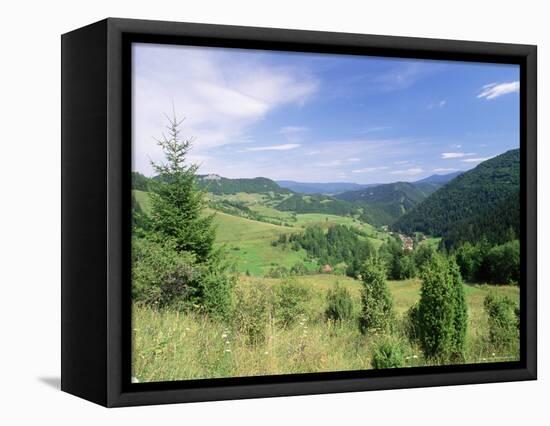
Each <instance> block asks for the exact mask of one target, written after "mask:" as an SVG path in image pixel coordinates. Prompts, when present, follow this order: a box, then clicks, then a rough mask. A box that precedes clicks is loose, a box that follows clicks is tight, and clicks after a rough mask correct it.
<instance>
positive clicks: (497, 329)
mask: <svg viewBox="0 0 550 426" xmlns="http://www.w3.org/2000/svg"><path fill="white" fill-rule="evenodd" d="M483 306H484V308H485V312H487V315H488V321H489V335H488V339H489V342H490V343H491V344H492V345H493V346H494V347H496V348H507V347H510V346H511V345H513V344H514V343H518V342H519V321H518V315H517V307H516V305H515V304H514V302H512V300H511V299H510V298H508V297H507V296H497V295H495V294H493V293H489V294H488V295H487V296H486V297H485V300H484V301H483Z"/></svg>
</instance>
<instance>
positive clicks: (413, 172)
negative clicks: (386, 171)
mask: <svg viewBox="0 0 550 426" xmlns="http://www.w3.org/2000/svg"><path fill="white" fill-rule="evenodd" d="M423 171H424V169H421V168H420V167H411V168H410V169H406V170H395V171H393V172H390V174H392V175H406V176H414V175H418V174H420V173H422V172H423Z"/></svg>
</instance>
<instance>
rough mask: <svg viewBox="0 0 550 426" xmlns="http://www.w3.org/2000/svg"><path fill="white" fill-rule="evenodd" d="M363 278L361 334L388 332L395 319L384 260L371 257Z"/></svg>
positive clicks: (365, 265) (362, 271) (364, 267)
mask: <svg viewBox="0 0 550 426" xmlns="http://www.w3.org/2000/svg"><path fill="white" fill-rule="evenodd" d="M361 277H362V281H363V282H362V289H361V305H362V306H361V315H360V317H359V328H360V329H361V332H362V333H363V334H365V333H366V332H367V331H369V330H377V331H384V330H388V329H389V328H390V327H391V325H392V322H393V318H394V315H393V301H392V298H391V294H390V292H389V290H388V286H387V285H386V271H385V269H384V263H383V262H382V260H381V259H380V258H379V257H378V256H373V257H369V258H368V259H367V260H366V261H365V263H364V264H363V268H362V269H361Z"/></svg>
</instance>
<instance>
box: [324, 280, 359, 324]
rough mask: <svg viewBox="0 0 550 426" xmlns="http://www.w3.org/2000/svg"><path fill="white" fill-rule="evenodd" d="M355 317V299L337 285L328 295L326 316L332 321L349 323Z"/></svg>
mask: <svg viewBox="0 0 550 426" xmlns="http://www.w3.org/2000/svg"><path fill="white" fill-rule="evenodd" d="M352 315H353V299H352V298H351V294H350V293H349V291H348V290H347V289H346V288H344V287H341V286H340V284H339V283H336V287H335V288H333V289H332V288H331V289H329V291H328V293H327V309H326V310H325V316H326V317H327V319H329V320H332V321H339V322H341V321H349V320H350V319H351V317H352Z"/></svg>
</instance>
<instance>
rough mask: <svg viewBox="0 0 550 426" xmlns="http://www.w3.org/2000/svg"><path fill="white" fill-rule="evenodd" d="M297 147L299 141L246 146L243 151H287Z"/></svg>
mask: <svg viewBox="0 0 550 426" xmlns="http://www.w3.org/2000/svg"><path fill="white" fill-rule="evenodd" d="M299 147H300V144H299V143H284V144H282V145H271V146H256V147H253V148H246V149H244V150H243V151H288V150H289V149H296V148H299Z"/></svg>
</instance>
